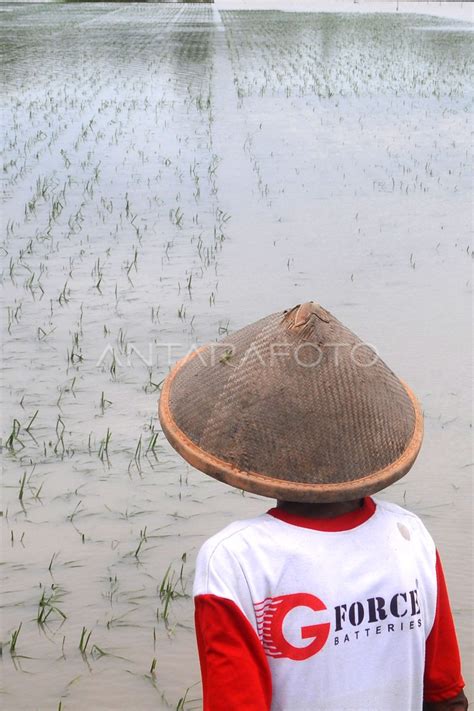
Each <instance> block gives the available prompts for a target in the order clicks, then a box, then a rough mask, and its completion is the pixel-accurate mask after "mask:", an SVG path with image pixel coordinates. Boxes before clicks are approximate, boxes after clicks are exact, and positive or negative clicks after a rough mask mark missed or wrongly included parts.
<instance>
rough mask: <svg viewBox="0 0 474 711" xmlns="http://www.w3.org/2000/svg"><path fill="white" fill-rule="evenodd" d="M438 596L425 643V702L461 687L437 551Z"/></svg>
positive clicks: (438, 698)
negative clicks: (432, 620)
mask: <svg viewBox="0 0 474 711" xmlns="http://www.w3.org/2000/svg"><path fill="white" fill-rule="evenodd" d="M436 580H437V587H438V595H437V601H436V613H435V619H434V623H433V627H432V629H431V632H430V634H429V636H428V639H427V640H426V657H425V678H424V700H425V701H444V700H447V699H450V698H452V697H454V696H457V694H459V692H460V691H461V690H462V688H463V687H464V679H463V678H462V674H461V659H460V656H459V647H458V642H457V639H456V631H455V629H454V621H453V616H452V613H451V607H450V604H449V597H448V591H447V589H446V581H445V579H444V573H443V567H442V565H441V560H440V558H439V555H438V552H437V551H436Z"/></svg>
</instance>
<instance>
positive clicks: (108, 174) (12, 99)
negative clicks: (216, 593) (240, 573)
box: [1, 3, 473, 711]
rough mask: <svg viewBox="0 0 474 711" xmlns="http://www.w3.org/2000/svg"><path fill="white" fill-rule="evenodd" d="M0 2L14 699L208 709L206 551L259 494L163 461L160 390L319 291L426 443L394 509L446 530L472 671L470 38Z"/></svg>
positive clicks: (6, 661) (8, 582) (359, 23)
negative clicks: (203, 671)
mask: <svg viewBox="0 0 474 711" xmlns="http://www.w3.org/2000/svg"><path fill="white" fill-rule="evenodd" d="M1 14H2V19H3V23H2V24H3V30H2V45H3V52H4V67H5V71H4V88H3V95H4V106H5V109H4V120H5V123H6V127H7V130H6V138H5V139H4V140H5V145H4V158H3V171H2V180H3V189H4V198H3V206H2V213H3V217H4V241H3V242H2V248H1V250H2V256H3V298H4V312H3V314H4V315H3V327H2V328H3V342H4V346H3V365H4V372H3V391H2V396H3V402H4V404H5V406H4V408H3V414H2V425H3V427H2V429H3V437H4V439H3V445H4V493H3V506H2V508H3V519H2V521H3V566H2V573H3V602H2V615H1V617H2V640H3V648H4V653H3V671H4V674H3V688H2V697H1V698H2V705H3V708H5V709H8V710H9V711H13V710H17V709H18V710H20V709H41V711H43V710H46V709H51V710H53V709H58V708H62V709H64V710H67V711H69V710H71V711H73V710H84V709H110V710H113V711H115V710H117V711H118V710H119V709H120V710H122V709H131V708H133V709H143V710H145V709H146V710H148V709H149V710H151V709H161V708H162V709H199V708H201V701H200V698H201V689H200V682H199V668H198V663H197V652H196V649H195V643H194V632H193V608H192V600H191V598H190V592H191V587H192V575H193V564H194V558H195V554H196V552H197V549H198V548H199V546H200V545H201V543H202V542H203V540H204V539H205V538H206V537H208V536H209V535H211V534H213V533H214V532H216V531H217V530H218V529H220V528H222V527H223V526H224V525H226V524H227V523H228V522H230V520H232V519H234V518H244V517H247V516H252V515H254V514H256V513H258V512H262V511H265V510H266V509H267V508H269V505H270V502H268V501H267V500H265V499H262V498H259V497H256V496H251V495H245V496H244V495H241V494H240V493H239V492H238V491H236V490H232V489H230V488H227V487H225V486H224V485H222V484H219V483H218V482H216V481H214V480H211V479H209V478H206V477H205V476H204V475H202V474H200V473H199V472H196V471H194V470H192V469H191V468H190V467H188V466H187V465H186V464H185V463H184V462H183V461H182V460H181V459H180V458H179V457H178V455H177V454H176V453H175V452H174V451H173V450H172V449H171V448H170V446H169V445H168V444H167V442H166V440H165V438H164V436H163V434H162V433H161V431H160V427H159V422H158V420H157V400H158V397H159V390H160V385H161V383H162V381H163V378H164V377H165V375H166V373H167V371H168V368H169V365H170V363H172V362H173V361H174V360H176V359H177V358H178V357H179V356H181V355H183V354H184V353H186V352H187V351H188V350H189V349H190V348H192V347H193V345H194V344H201V343H205V342H208V341H210V340H211V341H212V340H214V339H217V338H219V337H223V336H225V334H227V333H230V332H231V331H232V330H234V329H236V328H238V327H240V326H243V325H245V324H247V323H249V322H250V321H252V320H254V319H256V318H258V317H260V316H263V315H266V314H267V313H271V312H272V311H276V310H279V309H283V308H286V307H289V306H292V305H294V304H296V303H299V302H302V301H306V300H308V299H314V300H317V301H320V302H321V303H322V304H324V305H325V306H327V307H328V308H329V309H330V310H331V311H333V312H334V313H335V314H336V315H337V316H338V317H339V318H341V320H343V321H344V322H345V323H347V324H348V325H349V326H350V327H352V328H353V329H354V330H355V331H356V332H357V333H358V334H359V335H360V336H361V337H363V338H365V339H366V340H367V341H369V342H370V343H373V344H375V345H376V346H377V348H378V350H379V351H380V353H381V355H382V357H383V358H384V359H385V360H387V362H388V363H389V364H390V365H391V366H392V367H393V368H394V370H396V371H397V372H398V373H399V374H400V375H401V376H402V377H403V378H404V379H406V380H407V381H408V383H410V385H411V386H412V387H413V388H414V390H415V392H416V393H417V394H418V395H419V397H420V399H421V401H422V404H423V407H424V411H425V418H426V435H425V444H424V447H423V449H422V453H421V455H420V457H419V459H418V460H417V462H416V464H415V467H414V468H413V470H412V472H411V473H410V474H409V475H408V476H407V477H406V478H405V479H403V480H402V481H401V482H399V483H397V484H396V485H394V486H393V487H391V488H390V489H389V490H387V491H385V492H383V494H382V496H383V497H385V498H387V499H389V500H392V501H395V502H397V503H400V504H402V505H406V506H407V507H409V508H411V509H412V510H414V511H415V512H416V513H418V514H419V515H420V516H421V517H422V519H423V520H424V521H425V523H426V525H427V526H428V527H429V529H430V531H431V532H432V534H433V536H434V537H435V539H436V542H437V544H438V547H439V549H440V551H441V554H442V557H443V560H444V566H445V570H446V575H447V578H448V583H449V586H450V592H451V598H452V605H453V608H454V612H455V617H456V621H457V626H458V632H459V637H460V642H461V647H462V653H463V656H464V669H465V675H466V679H467V681H468V682H471V683H472V677H470V669H472V618H471V616H470V612H469V611H470V604H471V603H470V599H469V594H470V593H469V589H470V585H469V575H468V573H467V572H466V571H467V569H468V568H469V564H470V560H471V543H470V540H471V537H470V531H471V516H472V511H471V491H472V489H471V478H472V465H473V463H472V458H471V451H470V441H471V433H472V430H471V424H470V388H469V379H468V376H469V366H470V355H471V354H470V346H469V343H470V340H469V332H470V319H471V311H470V309H471V292H472V282H471V271H470V270H471V265H472V259H471V258H472V253H471V249H470V245H469V227H470V214H469V213H470V199H469V190H470V182H469V181H470V178H469V171H468V167H469V138H468V134H469V131H468V129H469V123H470V113H469V112H470V109H471V102H472V93H470V90H469V78H470V74H469V73H470V69H471V67H470V66H469V57H470V52H469V50H470V45H471V43H470V39H471V37H472V35H470V34H469V32H468V31H467V30H468V26H467V25H466V24H464V23H462V22H456V21H452V20H449V21H448V20H445V19H440V18H434V17H429V16H424V17H421V16H416V15H404V14H397V15H395V14H393V15H378V14H373V15H363V16H360V15H349V14H338V13H332V14H329V13H321V14H318V13H295V14H291V13H282V12H276V11H262V12H257V11H256V12H246V11H229V10H221V11H219V9H218V8H216V7H215V6H211V5H199V6H192V5H176V4H170V5H150V4H147V5H139V4H134V5H130V6H124V5H118V4H110V3H107V4H87V5H82V4H75V5H30V6H26V5H8V4H5V5H3V6H2V7H1Z"/></svg>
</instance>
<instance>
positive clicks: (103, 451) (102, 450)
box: [98, 427, 112, 462]
mask: <svg viewBox="0 0 474 711" xmlns="http://www.w3.org/2000/svg"><path fill="white" fill-rule="evenodd" d="M111 439H112V432H111V431H110V429H109V428H108V427H107V432H106V435H105V437H104V438H103V439H101V441H100V445H99V452H98V457H99V459H100V460H101V462H103V461H104V460H105V461H107V462H108V461H109V444H110V440H111Z"/></svg>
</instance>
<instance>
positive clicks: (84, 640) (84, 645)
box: [78, 627, 92, 655]
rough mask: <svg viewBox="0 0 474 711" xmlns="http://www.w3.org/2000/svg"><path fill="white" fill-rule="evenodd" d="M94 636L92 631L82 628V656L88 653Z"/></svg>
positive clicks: (80, 645) (80, 648)
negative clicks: (88, 647)
mask: <svg viewBox="0 0 474 711" xmlns="http://www.w3.org/2000/svg"><path fill="white" fill-rule="evenodd" d="M91 635H92V630H87V629H86V627H83V628H82V632H81V638H80V640H79V645H78V646H79V650H80V652H81V654H83V655H85V654H86V652H87V646H88V644H89V641H90V638H91Z"/></svg>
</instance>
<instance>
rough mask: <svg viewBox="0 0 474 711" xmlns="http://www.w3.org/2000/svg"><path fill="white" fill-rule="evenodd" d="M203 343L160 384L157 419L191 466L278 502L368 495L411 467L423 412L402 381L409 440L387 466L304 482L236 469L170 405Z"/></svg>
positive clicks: (336, 499)
mask: <svg viewBox="0 0 474 711" xmlns="http://www.w3.org/2000/svg"><path fill="white" fill-rule="evenodd" d="M205 348H206V346H203V347H202V348H199V349H197V350H195V351H194V352H193V353H191V354H188V355H187V356H185V357H184V358H182V359H181V360H179V361H178V362H177V363H176V364H175V366H174V367H173V369H172V370H171V371H170V373H169V374H168V376H167V378H166V380H165V382H164V383H163V387H162V391H161V397H160V403H159V418H160V422H161V427H162V429H163V432H164V434H165V435H166V437H167V439H168V441H169V442H170V444H171V445H172V446H173V447H174V449H175V450H176V451H177V452H178V453H179V454H180V455H181V456H182V457H183V458H184V459H185V460H186V461H187V462H188V463H189V464H190V465H191V466H193V467H195V468H196V469H199V470H200V471H202V472H204V473H205V474H208V475H209V476H211V477H213V478H214V479H217V480H219V481H223V482H225V483H226V484H230V486H233V487H236V488H238V489H243V490H244V491H248V492H251V493H253V494H259V495H261V496H267V497H270V498H274V499H278V500H280V501H301V502H314V503H316V502H322V503H324V502H331V501H348V500H351V499H357V498H360V497H363V496H369V495H370V494H374V493H376V492H377V491H380V490H381V489H385V488H386V487H387V486H389V485H390V484H393V483H394V482H396V481H398V479H401V478H402V477H403V476H404V475H405V474H406V473H407V472H408V471H409V470H410V468H411V467H412V466H413V463H414V461H415V459H416V457H417V455H418V452H419V451H420V447H421V443H422V441H423V414H422V411H421V408H420V405H419V403H418V401H417V399H416V397H415V395H414V393H413V392H412V391H411V389H410V388H409V387H408V386H407V385H406V383H404V382H403V381H401V382H402V385H403V388H404V389H405V391H406V393H407V395H408V397H409V399H410V402H411V404H412V405H413V409H414V412H415V424H414V428H413V433H412V436H411V439H410V440H409V441H408V444H407V446H406V448H405V450H404V451H403V452H402V454H401V455H400V456H399V457H398V458H397V459H396V460H395V461H394V462H392V463H390V464H389V465H388V466H385V467H384V468H383V469H379V470H378V471H375V472H371V473H370V474H367V475H364V474H361V476H360V477H359V478H356V479H353V480H351V481H345V482H337V483H307V482H295V481H286V480H284V479H281V478H278V479H276V478H273V477H271V476H268V475H266V474H261V473H260V472H257V471H251V470H244V469H239V468H238V467H236V466H235V465H234V464H231V463H229V462H226V461H225V460H224V459H221V458H219V457H216V456H215V455H213V454H211V453H210V452H207V451H205V450H204V449H202V448H201V447H199V445H198V444H196V442H193V441H192V440H191V439H190V438H189V437H188V436H187V435H186V433H185V432H183V431H182V430H181V429H180V428H179V427H178V425H177V424H176V422H175V420H174V418H173V415H172V412H171V407H170V396H171V390H172V387H173V381H174V379H175V377H176V375H177V374H178V372H179V371H180V370H181V368H182V367H183V366H184V365H185V364H186V363H189V360H190V359H192V358H194V357H196V356H197V355H198V353H199V352H201V351H202V350H204V349H205Z"/></svg>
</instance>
